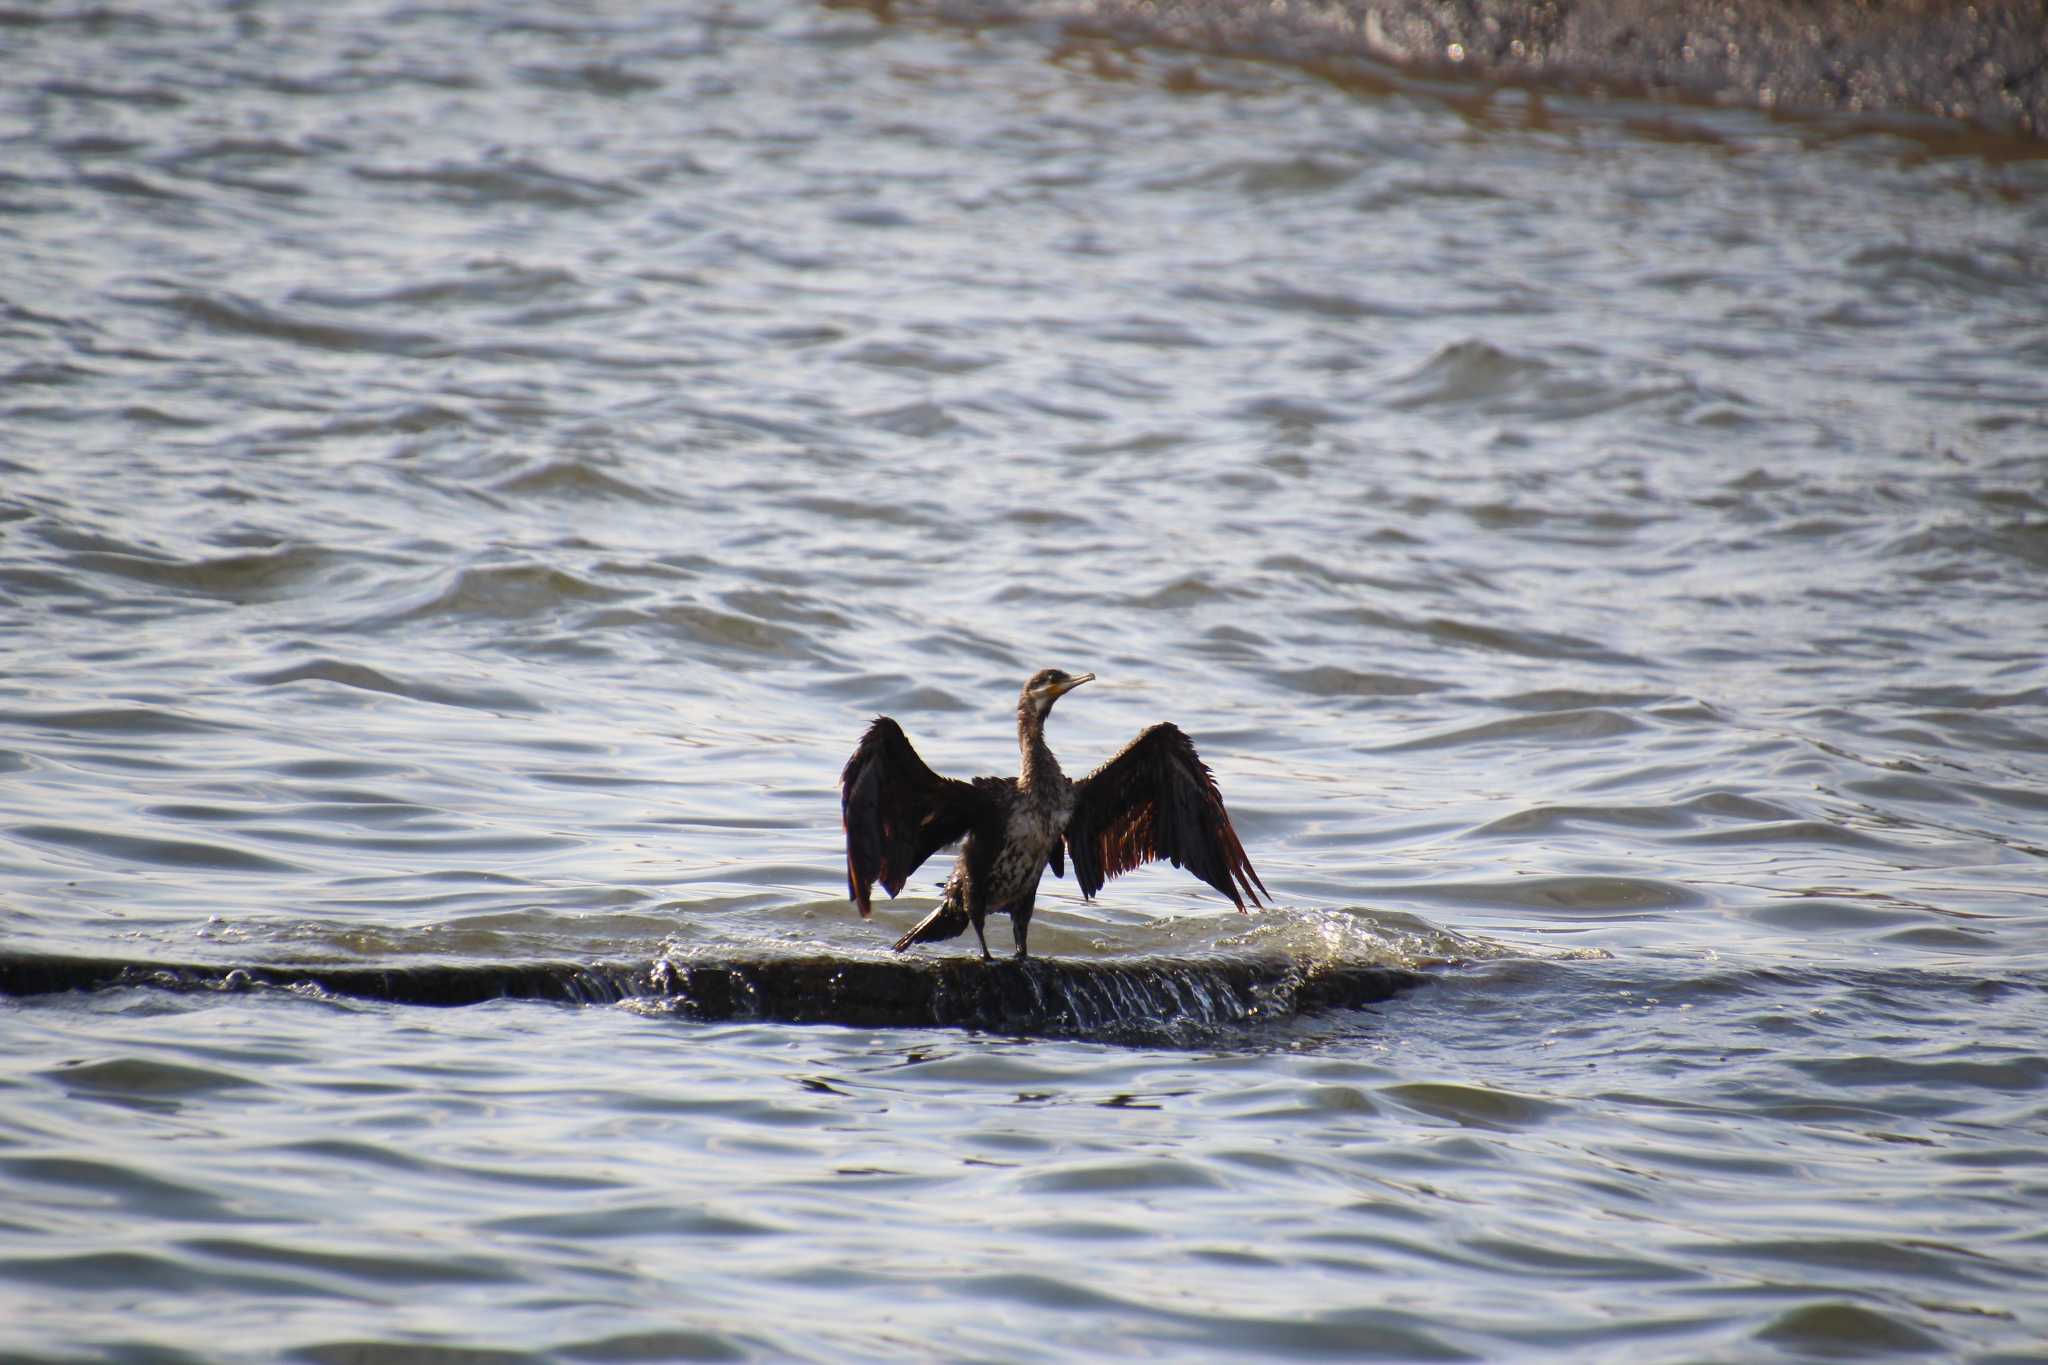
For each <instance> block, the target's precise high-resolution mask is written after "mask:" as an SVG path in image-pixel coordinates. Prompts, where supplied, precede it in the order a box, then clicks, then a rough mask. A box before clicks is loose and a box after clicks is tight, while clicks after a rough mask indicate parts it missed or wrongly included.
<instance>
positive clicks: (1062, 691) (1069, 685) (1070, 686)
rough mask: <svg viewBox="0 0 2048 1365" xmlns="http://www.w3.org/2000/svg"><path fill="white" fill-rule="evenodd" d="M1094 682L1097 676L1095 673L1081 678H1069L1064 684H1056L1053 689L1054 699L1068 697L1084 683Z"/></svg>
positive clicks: (1085, 674) (1082, 675)
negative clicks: (1068, 694)
mask: <svg viewBox="0 0 2048 1365" xmlns="http://www.w3.org/2000/svg"><path fill="white" fill-rule="evenodd" d="M1094 681H1095V675H1094V674H1093V673H1083V674H1081V675H1080V676H1079V677H1074V678H1069V679H1067V680H1066V681H1065V682H1063V683H1054V684H1053V687H1052V694H1053V696H1054V697H1064V696H1066V695H1067V693H1069V692H1071V691H1073V690H1074V689H1075V688H1077V687H1079V686H1080V685H1081V684H1082V683H1084V682H1094Z"/></svg>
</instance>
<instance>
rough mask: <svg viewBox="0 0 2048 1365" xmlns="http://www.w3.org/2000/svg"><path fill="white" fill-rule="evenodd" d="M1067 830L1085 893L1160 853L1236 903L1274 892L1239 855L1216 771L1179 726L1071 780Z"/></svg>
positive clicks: (1160, 728) (1141, 739) (1161, 728)
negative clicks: (1071, 813)
mask: <svg viewBox="0 0 2048 1365" xmlns="http://www.w3.org/2000/svg"><path fill="white" fill-rule="evenodd" d="M1066 837H1067V852H1068V853H1069V854H1070V855H1071V856H1072V858H1073V860H1074V880H1075V881H1077V882H1079V883H1080V885H1081V894H1082V895H1084V896H1093V895H1094V894H1095V893H1096V892H1097V891H1098V890H1100V889H1101V888H1102V884H1103V882H1105V881H1107V880H1108V879H1109V878H1111V877H1114V876H1116V875H1117V874H1119V873H1122V872H1128V871H1130V870H1131V869H1132V868H1134V867H1137V866H1139V865H1141V864H1144V863H1149V862H1153V861H1155V860H1158V859H1162V858H1163V859H1165V860H1166V861H1168V862H1170V863H1172V864H1173V865H1174V866H1175V867H1184V868H1186V869H1187V870H1188V871H1190V872H1192V873H1194V874H1195V875H1196V876H1197V877H1200V878H1201V879H1202V880H1203V881H1205V882H1207V883H1208V884H1209V885H1211V886H1213V887H1215V888H1216V889H1217V890H1218V891H1221V892H1222V893H1223V894H1224V895H1226V896H1228V897H1229V898H1230V901H1231V903H1232V904H1233V905H1235V906H1236V907H1237V908H1238V909H1239V910H1243V909H1244V908H1245V904H1244V903H1245V901H1246V900H1247V899H1249V900H1250V901H1251V903H1252V904H1253V905H1259V906H1263V905H1264V904H1265V902H1263V901H1261V900H1260V899H1259V892H1261V891H1265V892H1266V894H1267V895H1268V896H1270V895H1272V894H1273V893H1272V892H1270V891H1266V884H1265V883H1264V882H1262V881H1260V880H1259V874H1258V872H1257V871H1256V870H1254V869H1253V867H1252V863H1251V859H1250V858H1249V857H1247V856H1246V855H1245V851H1244V845H1243V844H1242V843H1241V842H1239V840H1238V837H1237V830H1236V829H1234V828H1233V827H1232V826H1231V823H1230V812H1229V811H1228V810H1226V809H1225V808H1224V805H1223V793H1222V792H1220V791H1218V790H1217V787H1216V776H1215V774H1213V773H1211V772H1210V771H1209V767H1208V765H1207V764H1205V763H1203V762H1202V759H1201V756H1200V755H1199V754H1197V753H1196V752H1195V746H1194V744H1193V742H1192V741H1190V740H1189V739H1188V737H1187V736H1186V735H1185V734H1183V733H1181V731H1180V728H1179V727H1178V726H1174V725H1155V726H1153V727H1152V728H1151V729H1149V730H1147V731H1145V733H1143V734H1141V735H1139V736H1138V737H1137V738H1136V739H1134V740H1132V741H1131V742H1130V743H1129V744H1127V745H1125V746H1124V749H1123V752H1122V753H1120V754H1118V755H1117V756H1116V757H1115V758H1112V759H1111V760H1109V762H1107V763H1105V764H1103V765H1102V766H1101V767H1100V768H1097V769H1096V770H1095V771H1094V772H1092V773H1090V774H1089V775H1088V776H1087V777H1085V778H1083V779H1082V780H1081V781H1079V782H1077V783H1075V784H1074V816H1073V819H1072V820H1070V821H1069V822H1068V824H1067V836H1066ZM1254 888H1256V889H1254Z"/></svg>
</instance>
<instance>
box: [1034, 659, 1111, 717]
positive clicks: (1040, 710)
mask: <svg viewBox="0 0 2048 1365" xmlns="http://www.w3.org/2000/svg"><path fill="white" fill-rule="evenodd" d="M1093 681H1095V675H1094V674H1093V673H1063V672H1061V671H1060V670H1059V669H1057V668H1041V669H1039V670H1038V671H1037V672H1036V673H1033V674H1032V675H1031V681H1030V682H1028V683H1025V684H1024V692H1023V694H1022V695H1021V696H1019V697H1018V698H1017V706H1018V708H1019V709H1020V710H1021V709H1024V708H1029V709H1030V711H1031V712H1032V714H1034V715H1036V716H1038V717H1039V718H1040V719H1041V720H1042V719H1044V718H1045V713H1046V712H1048V711H1050V710H1052V704H1053V703H1054V702H1056V701H1058V700H1059V699H1060V698H1061V697H1064V696H1066V695H1067V693H1069V692H1071V691H1073V690H1074V689H1075V688H1077V687H1079V686H1080V685H1081V684H1082V683H1084V682H1093Z"/></svg>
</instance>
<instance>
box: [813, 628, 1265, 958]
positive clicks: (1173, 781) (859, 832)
mask: <svg viewBox="0 0 2048 1365" xmlns="http://www.w3.org/2000/svg"><path fill="white" fill-rule="evenodd" d="M1094 677H1095V675H1094V674H1093V673H1083V674H1081V675H1080V676H1078V677H1074V676H1070V675H1068V674H1066V673H1062V672H1061V671H1060V670H1059V669H1057V668H1047V669H1043V670H1041V671H1039V672H1037V673H1034V674H1032V675H1031V681H1029V682H1027V683H1025V684H1024V691H1023V692H1022V693H1021V694H1020V695H1019V696H1018V698H1017V747H1018V748H1019V749H1020V750H1021V751H1022V752H1023V766H1022V768H1021V770H1020V771H1019V772H1018V774H1017V776H1015V777H977V778H975V779H974V780H973V781H971V782H962V781H960V780H959V779H957V778H951V777H940V776H939V775H938V774H937V773H935V772H933V771H932V770H931V769H930V768H928V767H926V766H925V762H924V760H923V759H921V758H919V757H918V756H917V750H915V749H913V748H911V747H910V740H909V739H908V738H907V737H906V736H905V735H904V733H903V727H902V726H900V725H898V724H897V723H896V722H895V721H893V720H891V719H889V717H887V716H878V717H876V718H875V721H874V723H873V724H872V725H870V726H868V729H867V733H866V734H865V735H862V736H861V741H860V747H859V748H857V749H855V750H854V751H853V757H852V758H849V759H848V760H847V761H846V770H845V771H844V772H842V773H841V774H840V775H839V812H840V818H841V820H842V822H843V823H844V825H845V827H846V889H847V894H848V896H849V897H850V898H851V899H852V901H853V903H854V904H855V905H857V906H859V907H860V915H861V918H862V919H866V918H867V917H868V915H869V914H870V913H871V912H872V909H873V907H872V906H871V905H870V904H869V898H870V896H871V895H872V893H873V891H874V887H875V883H877V882H880V883H881V884H882V886H883V887H884V888H885V889H886V890H887V891H888V893H889V894H890V895H891V896H894V895H895V894H896V893H897V892H899V891H901V890H902V889H903V884H904V883H905V882H907V881H908V880H910V875H911V873H913V872H915V871H917V869H918V866H919V865H920V864H921V863H923V862H924V860H925V859H927V858H929V857H931V856H932V854H934V853H936V852H937V851H938V850H939V849H941V848H944V847H945V846H946V845H947V844H950V843H952V842H953V841H954V840H956V839H963V836H964V840H963V842H962V843H961V845H960V857H959V859H958V861H956V862H955V863H954V864H953V875H952V876H951V877H949V878H948V879H947V880H946V890H945V895H944V898H943V899H942V900H941V901H940V902H939V908H938V909H936V910H934V911H932V912H931V914H929V915H927V916H925V917H924V919H923V920H921V921H919V923H918V925H917V927H916V928H915V929H912V930H911V931H910V932H909V933H907V934H905V935H904V936H903V937H902V938H901V939H898V940H897V942H896V951H897V952H899V953H900V952H902V951H903V950H904V949H905V948H908V947H909V946H910V945H911V944H913V943H930V942H933V941H934V940H937V939H942V938H953V937H956V936H957V935H959V934H960V933H961V932H962V931H964V930H965V929H966V928H967V926H968V925H969V924H972V925H973V926H974V936H975V937H976V938H978V939H980V940H981V956H982V960H983V961H987V960H988V957H989V952H988V935H987V934H986V933H984V932H983V930H982V924H983V922H984V921H985V920H987V918H988V916H989V914H990V913H991V912H993V911H1007V912H1008V913H1009V916H1010V925H1011V928H1012V931H1013V932H1014V933H1015V934H1016V938H1017V956H1018V957H1023V956H1024V955H1025V952H1024V934H1025V931H1026V930H1027V929H1029V928H1030V926H1031V910H1032V903H1033V901H1034V900H1035V899H1036V897H1037V895H1038V879H1039V877H1040V876H1042V875H1043V874H1044V872H1045V868H1046V864H1048V863H1050V864H1051V865H1052V870H1053V875H1054V876H1056V877H1060V876H1065V875H1066V870H1065V867H1064V866H1063V862H1064V859H1063V855H1062V851H1061V846H1062V841H1064V845H1065V851H1066V852H1067V853H1071V854H1072V855H1073V859H1074V880H1075V881H1077V882H1079V883H1080V884H1081V895H1082V897H1083V898H1084V899H1088V898H1092V897H1093V896H1094V895H1095V893H1096V892H1097V891H1098V890H1100V889H1101V887H1102V883H1103V881H1104V880H1105V879H1107V878H1109V877H1114V876H1116V875H1117V874H1118V873H1119V872H1128V871H1130V870H1131V869H1132V868H1134V867H1137V866H1138V865H1139V864H1141V863H1148V862H1151V861H1153V860H1154V859H1157V858H1165V859H1167V860H1169V861H1171V862H1172V863H1173V865H1174V866H1175V867H1185V868H1186V869H1187V870H1188V871H1190V872H1192V873H1194V874H1195V875H1196V876H1197V877H1200V878H1201V879H1202V880H1203V881H1205V882H1207V883H1209V885H1211V886H1213V887H1215V888H1216V889H1217V890H1218V891H1221V892H1222V893H1223V894H1224V895H1226V896H1228V897H1230V900H1231V903H1232V904H1233V905H1235V906H1236V907H1237V908H1238V910H1239V911H1240V912H1244V910H1245V905H1244V897H1246V896H1248V897H1250V898H1251V902H1252V904H1253V905H1257V906H1261V907H1263V906H1264V904H1265V903H1264V902H1263V901H1261V900H1260V899H1259V896H1258V892H1259V891H1266V884H1265V883H1264V882H1262V881H1260V880H1259V874H1258V873H1257V872H1255V871H1253V870H1252V864H1251V859H1249V858H1247V857H1246V856H1245V852H1244V845H1243V844H1241V843H1239V842H1238V839H1237V831H1236V830H1235V829H1232V828H1231V825H1230V812H1229V811H1227V810H1225V809H1224V808H1223V794H1222V793H1221V792H1219V791H1218V790H1217V789H1216V779H1215V777H1214V776H1213V775H1212V774H1211V773H1210V772H1209V769H1208V766H1207V765H1206V764H1204V763H1203V762H1202V760H1201V758H1200V756H1199V755H1197V754H1196V753H1195V746H1194V745H1193V744H1192V743H1190V742H1189V740H1188V737H1187V736H1186V735H1184V734H1182V733H1181V732H1180V730H1179V728H1178V727H1176V726H1173V725H1168V724H1161V725H1154V726H1153V727H1151V728H1150V729H1148V730H1146V731H1145V732H1144V733H1143V734H1141V735H1139V736H1138V737H1137V738H1136V739H1134V740H1132V741H1131V742H1130V743H1129V744H1127V745H1125V746H1124V750H1123V752H1122V753H1120V754H1118V755H1117V756H1116V757H1115V758H1112V759H1111V760H1109V762H1107V763H1105V764H1103V765H1102V766H1101V767H1100V768H1097V769H1096V770H1095V771H1094V772H1092V773H1090V774H1088V776H1086V777H1084V778H1082V779H1081V780H1080V781H1078V782H1073V781H1069V780H1068V778H1067V775H1066V774H1065V773H1063V772H1061V771H1060V765H1059V761H1058V760H1057V759H1055V758H1054V757H1053V756H1052V750H1051V749H1049V748H1047V747H1046V743H1045V718H1046V715H1047V714H1048V713H1049V712H1050V711H1051V710H1052V704H1053V703H1054V702H1056V701H1058V700H1059V699H1060V698H1061V697H1063V696H1065V695H1066V694H1067V693H1068V692H1071V691H1073V690H1074V689H1075V688H1077V687H1079V686H1080V685H1081V684H1082V683H1084V682H1090V681H1093V679H1094ZM1254 887H1257V888H1258V891H1254V890H1253V889H1252V888H1254ZM1240 891H1242V892H1243V895H1242V896H1241V895H1239V892H1240ZM1266 894H1267V895H1269V896H1270V895H1272V894H1273V893H1272V892H1270V891H1266Z"/></svg>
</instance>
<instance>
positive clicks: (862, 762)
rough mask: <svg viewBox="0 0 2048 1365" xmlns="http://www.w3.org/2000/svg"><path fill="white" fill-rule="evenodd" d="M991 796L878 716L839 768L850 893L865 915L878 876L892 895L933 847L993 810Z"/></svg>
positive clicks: (966, 828)
mask: <svg viewBox="0 0 2048 1365" xmlns="http://www.w3.org/2000/svg"><path fill="white" fill-rule="evenodd" d="M987 805H988V796H987V794H986V793H984V792H981V791H979V790H978V789H977V788H976V787H975V784H974V783H972V782H962V781H959V780H958V779H956V778H950V777H941V776H939V775H938V774H937V773H935V772H933V771H932V770H931V769H930V768H929V767H927V766H925V761H924V760H923V759H922V758H919V757H918V756H917V750H916V749H913V748H912V747H911V746H910V739H909V737H908V736H906V735H905V734H904V733H903V727H902V726H900V725H898V724H897V723H896V722H895V721H893V720H891V719H889V717H887V716H877V717H876V718H875V721H874V723H873V724H872V725H870V726H868V728H867V733H866V734H864V735H862V736H861V740H860V746H859V747H858V748H856V749H855V750H854V751H853V757H851V758H849V759H847V760H846V768H845V770H844V771H842V772H841V773H840V774H839V818H840V823H841V824H842V825H843V826H844V827H845V829H846V894H847V897H848V899H850V900H852V901H853V903H854V904H855V905H857V906H859V907H860V914H861V918H862V919H866V918H867V917H868V915H869V914H870V913H871V912H872V910H873V908H874V907H873V905H872V904H871V903H870V901H871V897H872V896H873V894H874V889H875V885H876V883H878V882H879V883H880V884H881V886H882V888H883V889H884V890H885V891H887V892H888V893H889V894H890V895H891V896H894V895H895V894H896V893H897V892H899V891H901V890H902V889H903V884H904V883H905V882H907V881H909V880H910V876H911V874H912V873H914V872H916V871H917V869H918V868H919V867H920V866H921V865H922V864H923V863H924V860H925V859H927V858H929V857H931V856H932V854H934V853H936V852H938V851H939V850H940V849H942V848H944V847H945V846H946V845H947V844H950V843H952V842H953V841H954V840H956V839H958V838H960V837H961V836H962V835H964V834H966V833H967V831H968V829H969V828H970V827H971V826H972V825H974V824H975V823H977V822H978V821H979V820H981V819H983V818H984V817H985V815H986V810H985V807H986V806H987Z"/></svg>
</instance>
